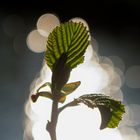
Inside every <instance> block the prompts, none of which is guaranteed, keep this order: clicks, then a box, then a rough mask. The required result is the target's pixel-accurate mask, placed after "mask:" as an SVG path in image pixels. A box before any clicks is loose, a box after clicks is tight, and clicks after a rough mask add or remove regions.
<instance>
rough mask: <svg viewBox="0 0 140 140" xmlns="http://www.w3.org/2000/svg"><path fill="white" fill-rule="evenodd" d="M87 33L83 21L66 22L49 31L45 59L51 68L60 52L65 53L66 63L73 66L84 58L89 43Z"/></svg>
mask: <svg viewBox="0 0 140 140" xmlns="http://www.w3.org/2000/svg"><path fill="white" fill-rule="evenodd" d="M88 39H89V35H88V31H87V30H86V27H85V26H84V25H83V23H75V22H72V21H70V22H66V23H64V24H60V26H57V27H56V28H55V29H54V30H53V31H52V33H50V35H49V37H48V41H47V51H46V54H45V60H46V62H47V65H48V66H49V67H50V69H51V70H52V69H53V67H54V65H55V63H56V61H57V60H58V59H59V58H60V57H61V55H62V54H66V55H67V61H66V65H67V66H69V67H70V68H71V69H73V68H75V67H76V66H77V65H78V64H80V63H82V62H83V60H84V53H85V50H86V48H87V46H88V44H89V40H88Z"/></svg>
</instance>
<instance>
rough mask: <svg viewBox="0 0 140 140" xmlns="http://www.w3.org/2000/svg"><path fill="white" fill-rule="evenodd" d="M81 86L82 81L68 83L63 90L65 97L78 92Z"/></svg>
mask: <svg viewBox="0 0 140 140" xmlns="http://www.w3.org/2000/svg"><path fill="white" fill-rule="evenodd" d="M80 84H81V82H80V81H77V82H73V83H68V84H66V85H65V86H64V87H63V88H62V90H61V93H63V94H64V95H68V94H70V93H72V92H73V91H74V90H76V89H77V88H78V87H79V86H80Z"/></svg>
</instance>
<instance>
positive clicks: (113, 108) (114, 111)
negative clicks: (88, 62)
mask: <svg viewBox="0 0 140 140" xmlns="http://www.w3.org/2000/svg"><path fill="white" fill-rule="evenodd" d="M89 42H90V40H89V32H88V30H87V28H86V27H85V26H84V25H83V23H81V22H79V23H76V22H73V21H69V22H65V23H62V24H60V25H59V26H57V27H56V28H54V30H53V31H52V32H51V33H50V34H49V36H48V41H47V45H46V47H47V50H46V52H45V61H46V63H47V65H48V66H49V68H50V69H51V71H52V78H51V82H46V83H44V84H43V85H42V86H41V87H39V88H38V90H37V92H36V94H33V95H32V96H31V99H32V101H33V102H36V101H37V99H38V97H39V96H43V97H46V98H48V99H51V100H52V113H51V120H49V121H48V123H47V125H46V130H47V131H48V132H49V134H50V137H51V140H57V135H56V126H57V121H58V117H59V114H60V113H61V112H62V111H63V110H64V109H66V108H68V107H74V106H78V105H80V104H81V103H83V104H85V105H86V106H88V107H89V108H92V109H94V108H98V109H99V111H100V113H101V119H102V122H101V125H100V129H104V128H107V127H108V128H116V127H118V125H119V122H120V120H121V119H122V115H123V113H124V112H125V109H124V105H123V104H122V103H121V102H120V101H117V100H114V99H112V98H111V97H109V96H106V95H103V94H97V93H93V94H91V93H90V94H85V95H82V96H80V97H79V98H75V99H73V101H71V102H69V103H67V104H65V105H63V106H61V107H59V106H58V105H59V104H63V103H64V102H65V100H66V98H67V96H68V95H69V94H71V93H73V92H74V91H75V90H76V89H77V88H78V87H79V86H80V84H81V82H80V81H74V82H72V83H68V80H69V77H70V73H71V71H72V70H73V69H74V68H76V67H77V66H78V65H79V64H81V63H83V62H84V53H85V51H86V49H87V47H88V45H89ZM93 80H94V79H93ZM46 86H48V87H49V88H50V89H51V92H49V91H40V90H41V89H42V88H44V87H46Z"/></svg>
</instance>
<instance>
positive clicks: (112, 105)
mask: <svg viewBox="0 0 140 140" xmlns="http://www.w3.org/2000/svg"><path fill="white" fill-rule="evenodd" d="M77 100H78V101H79V103H80V102H81V103H84V104H85V105H87V106H88V107H90V108H94V107H98V108H99V111H100V112H101V117H102V123H101V127H100V129H104V128H106V127H109V128H115V127H117V126H118V124H119V122H120V120H121V119H122V115H123V113H124V112H125V109H124V105H122V104H121V102H120V101H116V100H113V99H111V98H110V97H109V96H106V95H103V94H87V95H83V96H81V97H79V98H78V99H77Z"/></svg>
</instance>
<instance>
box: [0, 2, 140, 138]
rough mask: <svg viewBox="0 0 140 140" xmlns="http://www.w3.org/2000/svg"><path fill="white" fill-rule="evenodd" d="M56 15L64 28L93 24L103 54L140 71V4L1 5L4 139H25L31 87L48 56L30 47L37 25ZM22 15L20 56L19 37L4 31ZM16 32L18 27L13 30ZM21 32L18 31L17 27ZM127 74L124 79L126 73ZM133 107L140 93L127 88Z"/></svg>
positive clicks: (126, 96) (0, 78) (0, 104)
mask: <svg viewBox="0 0 140 140" xmlns="http://www.w3.org/2000/svg"><path fill="white" fill-rule="evenodd" d="M48 12H49V13H55V14H57V15H58V16H59V18H60V20H61V22H65V21H67V20H69V19H70V18H73V17H81V18H83V19H85V20H86V21H87V23H88V24H89V27H90V31H91V33H92V35H93V37H94V38H95V39H96V40H97V42H98V44H99V54H100V55H103V56H110V55H117V56H119V57H121V58H122V60H123V61H124V63H125V71H126V70H127V68H128V67H129V66H132V65H140V20H139V18H140V1H139V0H105V1H101V0H91V1H88V0H85V1H82V0H81V1H76V0H75V1H54V0H50V1H47V0H46V1H42V0H39V1H18V2H16V1H11V2H10V3H9V2H8V1H5V2H3V3H1V5H0V139H1V140H21V139H22V135H23V118H24V104H25V101H26V99H27V98H28V95H29V87H30V84H31V82H32V80H33V79H34V77H35V75H36V74H37V73H38V71H39V70H40V68H41V64H42V60H43V56H44V54H43V53H41V54H37V53H33V52H31V51H30V50H29V49H28V48H27V46H26V37H27V35H28V33H29V32H30V31H31V30H32V29H34V28H35V26H36V21H37V19H38V18H39V17H40V16H41V15H42V14H45V13H48ZM10 15H17V16H20V17H22V19H23V20H24V23H25V25H24V28H23V29H21V31H20V33H21V34H22V38H20V40H19V42H18V44H19V45H18V46H19V48H18V50H17V51H15V49H14V48H13V43H14V37H9V36H7V35H6V34H5V32H4V30H3V23H4V21H5V18H6V17H8V16H10ZM11 26H12V25H11ZM13 28H16V27H13ZM125 71H124V73H125ZM122 90H123V93H124V99H125V100H126V101H127V102H128V103H137V104H139V103H140V101H139V99H140V95H139V94H140V93H139V91H140V89H131V88H129V87H127V86H126V85H125V84H124V86H123V87H122Z"/></svg>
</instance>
